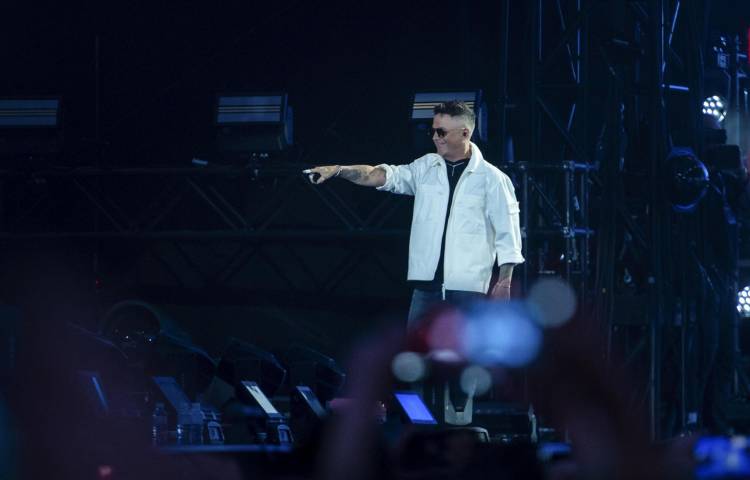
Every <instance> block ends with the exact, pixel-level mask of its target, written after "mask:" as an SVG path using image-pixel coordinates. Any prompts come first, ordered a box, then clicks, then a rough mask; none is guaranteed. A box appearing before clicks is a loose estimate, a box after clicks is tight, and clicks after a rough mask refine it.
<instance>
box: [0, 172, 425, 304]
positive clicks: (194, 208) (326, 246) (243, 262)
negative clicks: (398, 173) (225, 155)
mask: <svg viewBox="0 0 750 480" xmlns="http://www.w3.org/2000/svg"><path fill="white" fill-rule="evenodd" d="M303 168H305V166H302V165H283V166H277V165H272V164H271V165H269V164H258V165H252V166H250V167H245V168H234V167H226V168H220V167H216V168H114V169H96V168H77V169H52V170H35V171H18V170H6V171H2V172H0V181H1V182H2V191H3V195H2V212H0V241H3V242H4V243H5V244H6V245H10V246H11V247H12V246H13V245H20V244H22V243H24V242H28V241H47V242H59V241H64V240H66V239H73V240H76V241H79V242H78V243H81V244H88V245H91V248H92V250H93V249H96V250H97V251H101V252H105V253H107V252H109V254H108V255H107V256H108V257H110V258H116V257H117V256H118V255H123V252H129V255H130V256H129V257H128V260H127V261H112V262H110V263H109V264H110V265H118V267H117V270H118V271H117V272H115V271H110V272H109V273H111V276H112V277H113V278H114V277H117V276H118V275H119V274H122V273H123V271H129V272H130V274H131V276H132V277H133V283H135V284H146V285H151V286H153V287H155V288H156V289H157V290H160V291H162V292H169V291H170V289H171V288H174V289H187V290H188V291H194V292H213V293H211V294H210V295H208V294H207V295H204V296H207V297H210V296H212V295H213V296H214V297H216V295H217V294H219V292H221V293H220V295H219V296H220V297H221V298H224V299H226V300H228V301H236V300H238V299H242V298H249V296H258V295H256V294H257V293H258V292H264V293H265V294H266V295H271V296H273V295H275V294H276V293H278V292H287V293H288V294H289V295H288V296H289V297H291V298H297V299H301V302H302V303H304V301H305V300H304V298H307V297H305V295H306V294H310V295H311V297H310V298H315V297H319V296H321V295H323V296H324V298H331V297H332V296H335V297H336V298H345V297H360V298H365V299H367V298H383V297H391V298H392V297H394V296H398V295H399V294H400V293H401V291H400V290H401V289H399V288H398V287H397V286H398V285H402V284H403V283H404V282H403V279H404V272H402V271H401V269H400V268H394V265H395V266H400V265H402V264H403V263H404V262H402V261H401V260H402V259H401V258H398V259H394V258H391V257H393V256H396V257H400V255H402V254H404V252H405V246H406V239H407V238H408V230H407V226H408V215H409V213H410V208H409V205H408V201H409V200H408V199H407V198H406V197H401V196H395V195H384V194H382V193H379V192H369V191H367V189H361V188H360V189H358V188H356V187H353V186H352V187H351V188H350V187H349V186H347V185H344V184H343V183H340V182H338V183H337V182H331V184H327V185H322V186H314V185H312V184H311V183H310V182H309V181H308V180H307V177H306V176H304V175H302V174H301V173H300V172H301V170H302V169H303ZM87 242H88V243H87ZM110 247H111V249H110ZM102 268H103V270H105V272H103V273H106V270H107V267H106V265H104V266H103V267H102ZM112 268H113V269H114V268H115V267H112ZM154 279H159V280H157V281H155V280H154ZM378 282H379V284H380V285H381V286H377V285H375V283H378ZM382 285H390V286H391V287H392V288H391V290H388V288H385V289H384V288H382ZM252 292H254V293H252ZM373 292H375V293H373ZM251 293H252V295H251ZM196 294H198V293H196ZM256 300H257V299H256Z"/></svg>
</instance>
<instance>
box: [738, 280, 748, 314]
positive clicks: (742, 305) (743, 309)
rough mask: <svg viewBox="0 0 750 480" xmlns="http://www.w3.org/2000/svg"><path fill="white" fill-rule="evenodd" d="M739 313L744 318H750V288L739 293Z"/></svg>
mask: <svg viewBox="0 0 750 480" xmlns="http://www.w3.org/2000/svg"><path fill="white" fill-rule="evenodd" d="M737 313H739V314H740V316H741V317H742V318H750V287H745V288H743V289H742V290H740V291H739V292H737Z"/></svg>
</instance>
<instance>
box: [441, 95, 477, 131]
mask: <svg viewBox="0 0 750 480" xmlns="http://www.w3.org/2000/svg"><path fill="white" fill-rule="evenodd" d="M432 112H433V113H434V114H435V115H440V114H443V115H450V116H451V117H462V118H463V119H464V121H465V122H466V125H468V127H469V128H470V129H472V130H473V129H474V125H475V123H476V117H475V116H474V112H473V111H472V110H471V109H470V108H469V106H468V105H466V103H464V102H461V101H458V100H451V101H449V102H444V103H438V104H437V105H435V108H433V109H432Z"/></svg>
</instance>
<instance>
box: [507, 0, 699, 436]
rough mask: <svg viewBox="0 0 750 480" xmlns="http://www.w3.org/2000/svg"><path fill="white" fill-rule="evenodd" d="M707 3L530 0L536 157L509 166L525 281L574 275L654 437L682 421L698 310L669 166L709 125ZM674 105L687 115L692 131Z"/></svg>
mask: <svg viewBox="0 0 750 480" xmlns="http://www.w3.org/2000/svg"><path fill="white" fill-rule="evenodd" d="M699 3H700V2H699V1H698V0H694V1H681V0H654V1H650V2H626V1H620V0H610V1H595V0H591V1H588V0H569V1H565V0H535V1H534V2H532V3H531V5H530V11H531V15H530V20H531V22H530V24H531V27H530V30H531V35H530V42H529V43H530V48H531V52H530V57H531V59H532V65H531V69H530V71H531V82H530V87H529V100H528V103H529V118H530V129H529V131H530V137H529V139H528V140H529V149H528V154H527V155H528V157H527V158H528V162H527V163H526V164H523V165H520V166H519V165H516V166H512V165H508V167H506V168H511V169H513V170H514V172H515V175H516V178H515V180H516V182H517V185H520V186H521V189H522V192H521V197H522V203H523V205H524V207H525V209H526V211H527V215H526V216H525V217H524V220H523V221H524V232H525V235H526V245H527V246H526V248H527V260H529V262H528V264H527V266H526V269H527V270H526V271H525V272H524V284H525V285H528V282H529V281H530V280H531V279H533V278H534V277H535V276H536V275H539V274H545V273H551V274H557V275H561V276H564V277H566V278H568V279H569V280H570V281H571V284H572V286H573V287H574V288H576V289H577V290H578V291H579V293H580V296H581V300H582V301H581V304H580V305H581V310H582V311H583V312H584V313H588V312H591V313H592V317H593V320H595V322H596V323H597V324H598V325H599V326H600V328H601V329H602V332H603V333H604V334H605V336H606V338H607V339H608V341H607V344H606V346H603V350H604V351H606V352H605V353H606V354H607V356H608V357H610V358H615V357H618V358H619V357H620V356H621V357H622V358H623V360H624V361H625V362H626V363H627V364H628V365H629V366H631V367H632V370H633V372H634V375H633V376H634V378H641V379H643V380H642V384H641V385H640V386H639V388H637V389H635V391H634V392H633V398H632V399H631V401H632V403H633V407H634V408H640V409H643V410H647V411H648V412H649V416H650V419H651V433H652V436H653V437H654V438H661V437H663V436H665V435H670V434H671V433H673V432H674V431H675V430H676V429H677V430H679V429H680V428H681V426H684V424H685V416H686V412H687V410H688V400H687V398H686V396H687V393H686V390H687V387H686V385H687V376H686V370H685V365H686V363H687V361H688V359H687V357H686V355H687V353H686V352H687V347H686V345H688V344H689V342H690V335H691V330H690V329H691V326H690V325H691V324H690V322H691V321H694V317H695V314H694V312H695V310H694V309H693V310H690V307H688V306H685V305H686V302H683V303H682V304H680V302H679V301H678V298H679V297H680V296H681V297H682V298H687V295H686V292H685V291H683V292H682V295H680V290H679V289H680V288H682V287H681V285H683V283H680V281H677V280H675V279H679V278H684V276H685V275H683V274H682V273H680V268H682V267H681V266H680V265H678V264H677V263H676V262H675V260H674V258H673V255H672V254H676V253H678V252H676V250H675V248H674V246H675V243H674V242H675V241H676V240H679V239H678V238H675V231H674V229H673V228H670V226H671V225H672V224H673V223H674V221H675V219H674V218H673V214H672V213H671V211H670V210H669V206H668V205H669V203H668V199H667V198H666V192H665V191H664V188H663V184H664V178H663V177H662V175H663V163H664V160H665V158H666V154H667V149H668V145H669V143H670V142H671V141H673V140H674V139H675V138H677V139H679V134H680V133H682V134H683V135H684V137H683V138H692V139H696V140H695V141H696V142H698V140H697V139H698V138H699V135H697V134H696V132H697V127H698V122H699V119H700V116H699V112H698V107H699V105H700V103H699V102H698V101H697V100H695V99H696V98H697V97H699V96H700V94H701V83H700V65H699V60H698V58H699V54H698V53H699V52H697V50H696V48H697V45H699V44H700V42H698V41H697V40H696V38H697V37H696V35H697V33H696V25H695V22H694V21H693V20H694V17H695V12H696V11H697V10H698V9H699V5H698V4H699ZM595 25H596V27H597V33H596V34H593V33H592V28H593V27H594V26H595ZM555 26H557V27H556V28H555ZM594 56H595V57H596V62H593V61H592V58H593V57H594ZM594 65H596V68H592V67H593V66H594ZM504 86H505V84H502V85H501V87H504ZM501 91H504V90H503V89H502V88H501ZM674 92H678V93H679V95H682V97H675V96H674V95H673V93H674ZM594 103H595V104H594ZM678 103H681V105H682V106H683V108H682V110H679V108H677V107H679V106H680V105H678ZM684 105H687V108H684ZM674 111H679V112H683V113H682V114H681V115H682V116H683V118H689V119H690V120H688V121H687V122H686V123H687V125H686V126H685V125H683V132H678V131H677V129H676V128H674V126H673V125H672V124H671V123H670V121H671V120H672V117H670V116H669V115H670V112H674ZM685 129H687V130H686V131H685ZM691 146H693V147H695V148H696V150H697V149H698V147H699V145H691ZM630 178H634V179H637V182H638V186H639V188H640V189H639V190H635V191H634V189H633V188H632V185H631V184H632V183H635V181H631V180H629V179H630ZM629 182H630V184H629ZM644 187H645V188H644ZM592 224H593V225H595V231H594V229H593V228H592V227H591V225H592ZM590 239H593V240H594V241H595V242H596V250H595V252H596V257H595V258H590V254H589V242H590ZM687 260H689V259H687ZM685 265H691V267H690V268H693V267H692V265H694V262H690V261H688V262H686V263H685ZM685 268H688V267H685ZM676 305H680V306H676ZM678 311H679V312H678ZM676 319H679V321H678V320H676ZM691 319H692V320H691ZM614 352H617V354H615V353H614Z"/></svg>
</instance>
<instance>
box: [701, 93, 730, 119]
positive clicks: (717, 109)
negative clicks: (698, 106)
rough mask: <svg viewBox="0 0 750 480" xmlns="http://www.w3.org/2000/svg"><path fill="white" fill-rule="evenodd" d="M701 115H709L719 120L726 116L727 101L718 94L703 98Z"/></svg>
mask: <svg viewBox="0 0 750 480" xmlns="http://www.w3.org/2000/svg"><path fill="white" fill-rule="evenodd" d="M701 111H702V112H703V115H710V116H712V117H714V118H716V119H717V120H718V121H719V122H723V121H724V119H725V118H726V117H727V102H726V100H724V99H723V98H721V97H720V96H718V95H712V96H710V97H707V98H706V99H705V100H703V108H702V110H701Z"/></svg>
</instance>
